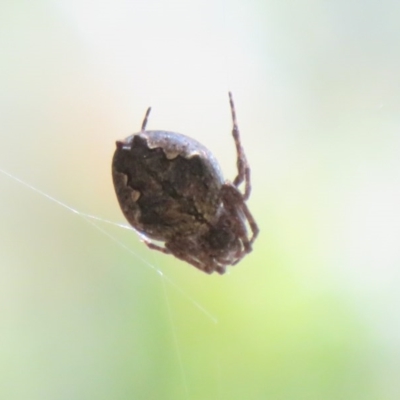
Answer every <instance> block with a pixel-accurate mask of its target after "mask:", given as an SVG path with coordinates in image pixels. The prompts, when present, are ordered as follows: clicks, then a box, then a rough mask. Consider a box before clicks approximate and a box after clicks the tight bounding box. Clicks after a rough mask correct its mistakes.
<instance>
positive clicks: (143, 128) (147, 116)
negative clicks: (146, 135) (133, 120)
mask: <svg viewBox="0 0 400 400" xmlns="http://www.w3.org/2000/svg"><path fill="white" fill-rule="evenodd" d="M150 111H151V107H149V108H148V109H147V111H146V115H145V116H144V119H143V122H142V128H141V129H140V131H141V132H144V131H145V130H146V125H147V120H148V118H149V114H150Z"/></svg>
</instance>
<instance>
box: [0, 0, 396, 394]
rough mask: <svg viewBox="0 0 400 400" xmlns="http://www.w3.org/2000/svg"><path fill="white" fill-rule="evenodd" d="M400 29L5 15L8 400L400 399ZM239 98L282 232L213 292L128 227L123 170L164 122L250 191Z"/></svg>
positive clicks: (119, 15) (1, 314)
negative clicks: (131, 143)
mask: <svg viewBox="0 0 400 400" xmlns="http://www.w3.org/2000/svg"><path fill="white" fill-rule="evenodd" d="M399 15H400V5H399V3H398V2H396V1H385V0H384V1H380V2H377V1H366V2H360V1H353V0H350V1H349V0H346V1H344V0H335V1H334V0H327V1H322V0H321V1H318V0H317V1H301V2H292V1H286V0H281V1H269V0H258V1H257V0H246V1H244V0H232V1H223V0H214V1H210V0H205V1H198V0H190V1H186V2H183V1H172V0H169V1H161V0H146V1H135V0H129V1H128V0H126V1H123V0H117V1H104V0H101V1H88V0H79V1H77V0H68V1H67V0H59V1H55V0H48V1H44V0H39V1H35V2H30V1H23V0H16V1H11V0H9V1H7V0H3V1H2V2H1V3H0V135H1V136H0V137H1V145H0V232H1V233H0V235H1V240H0V276H1V278H0V398H1V399H5V400H6V399H7V400H25V399H26V400H28V399H29V400H36V399H38V400H39V399H40V400H46V399H49V400H50V399H51V400H59V399H60V400H61V399H68V400H70V399H74V400H80V399H82V400H87V399H96V400H101V399H107V400H108V399H115V400H119V399H146V400H147V399H190V400H197V399H198V400H200V399H218V400H224V399H229V400H234V399H238V400H239V399H240V400H241V399H256V400H258V399H268V400H269V399H271V400H284V399H285V400H286V399H288V400H299V399H307V400H314V399H315V400H320V399H328V400H329V399H332V400H338V399H351V400H356V399H362V400H395V399H396V400H397V399H399V398H400V379H399V376H400V312H399V306H400V290H399V284H400V277H399V267H400V246H399V242H400V212H399V209H400V157H399V155H400V73H399V71H400V47H399V43H400V27H399ZM228 90H231V91H232V92H233V95H234V98H235V102H236V108H237V113H238V120H239V127H240V129H241V133H242V138H243V143H244V147H245V150H246V152H247V155H248V158H249V160H250V163H251V166H252V179H253V180H252V183H253V192H252V196H251V199H250V201H249V206H250V208H251V210H252V212H253V213H254V216H255V217H256V218H257V221H258V223H259V226H260V229H261V233H260V236H259V239H258V240H257V242H256V243H255V245H254V251H253V253H252V254H251V255H249V256H248V257H247V258H245V259H244V260H243V261H242V262H241V263H240V264H239V265H237V266H235V267H233V268H231V269H230V270H229V272H228V273H227V274H226V275H224V276H219V275H218V276H217V275H212V276H208V275H205V274H203V273H201V272H199V271H197V270H196V269H195V268H193V267H191V266H189V265H187V264H185V263H183V262H181V261H178V260H175V259H174V258H173V257H169V256H165V255H162V254H158V253H156V252H153V251H150V250H148V249H147V248H146V246H144V245H143V244H142V243H141V242H140V239H139V238H138V236H137V235H136V234H135V233H134V232H132V231H131V230H129V229H123V228H122V227H121V226H120V224H125V221H124V218H123V216H122V213H121V212H120V210H119V207H118V204H117V200H116V198H115V194H114V190H113V186H112V181H111V174H110V170H111V158H112V154H113V151H114V148H115V140H116V139H121V138H123V137H125V136H128V135H129V134H131V133H133V132H136V131H138V130H139V128H140V125H141V122H142V118H143V115H144V112H145V110H146V108H147V107H148V106H152V107H153V110H152V114H151V117H150V121H149V125H148V127H149V129H166V130H172V131H177V132H182V133H185V134H187V135H190V136H192V137H194V138H196V139H197V140H199V141H201V142H202V143H203V144H205V145H206V146H207V147H208V148H210V149H211V150H212V151H213V152H214V153H215V155H216V156H217V158H218V159H219V160H220V162H221V166H222V168H223V170H224V173H225V175H226V177H227V178H230V179H232V178H233V177H234V175H235V152H234V145H233V141H232V139H231V136H230V130H231V118H230V112H229V103H228V96H227V92H228ZM88 215H91V216H94V217H97V218H98V220H96V219H93V218H91V217H90V216H88ZM101 220H106V221H110V222H111V223H107V222H106V221H101Z"/></svg>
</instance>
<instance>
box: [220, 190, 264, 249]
mask: <svg viewBox="0 0 400 400" xmlns="http://www.w3.org/2000/svg"><path fill="white" fill-rule="evenodd" d="M221 191H222V199H223V202H224V205H225V207H226V208H229V209H230V210H231V213H232V214H233V213H234V210H235V208H238V209H240V211H241V212H242V213H243V214H244V216H245V217H246V220H247V223H248V224H249V226H250V230H251V233H252V236H251V238H250V239H248V238H247V234H246V228H245V222H242V221H241V220H240V219H238V220H237V224H243V226H240V225H239V226H238V230H239V235H240V236H241V239H242V242H243V245H244V247H245V252H246V253H250V251H251V250H252V249H251V245H252V244H253V242H254V241H255V240H256V237H257V236H258V233H259V231H260V230H259V228H258V225H257V223H256V221H255V219H254V217H253V215H252V214H251V212H250V210H249V208H248V207H247V204H246V202H245V198H244V196H243V195H242V194H241V193H240V192H239V190H238V189H237V187H235V186H233V185H232V184H225V185H223V186H222V189H221Z"/></svg>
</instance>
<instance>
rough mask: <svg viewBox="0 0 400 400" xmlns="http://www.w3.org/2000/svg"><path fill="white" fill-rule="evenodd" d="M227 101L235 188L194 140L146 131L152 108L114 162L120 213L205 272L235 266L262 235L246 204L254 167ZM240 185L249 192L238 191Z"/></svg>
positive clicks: (159, 247) (162, 248)
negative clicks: (234, 150) (245, 151)
mask: <svg viewBox="0 0 400 400" xmlns="http://www.w3.org/2000/svg"><path fill="white" fill-rule="evenodd" d="M229 102H230V109H231V114H232V122H233V129H232V136H233V139H234V142H235V146H236V153H237V169H238V173H237V176H236V177H235V179H234V180H233V182H232V183H231V182H229V181H225V180H224V178H223V175H222V172H221V170H220V167H219V164H218V162H217V160H216V159H215V157H214V155H213V154H212V153H211V152H210V151H209V150H208V149H207V148H206V147H204V146H203V145H202V144H200V143H199V142H197V141H196V140H194V139H192V138H189V137H187V136H185V135H182V134H179V133H175V132H167V131H147V130H146V125H147V120H148V117H149V114H150V110H151V108H148V109H147V112H146V114H145V117H144V120H143V123H142V128H141V131H140V132H139V133H136V134H133V135H131V136H129V137H127V138H126V139H124V140H122V141H117V142H116V150H115V153H114V157H113V161H112V176H113V182H114V188H115V192H116V195H117V198H118V201H119V205H120V207H121V210H122V212H123V214H124V215H125V217H126V219H127V220H128V222H129V223H130V224H131V225H132V227H133V228H134V229H135V230H136V231H137V232H139V234H140V235H141V236H142V238H143V240H144V242H145V243H146V245H147V246H148V247H149V248H150V249H153V250H158V251H161V252H163V253H165V254H172V255H174V256H175V257H177V258H178V259H181V260H183V261H186V262H188V263H189V264H191V265H193V266H195V267H196V268H198V269H199V270H201V271H204V272H206V273H208V274H211V273H212V272H214V271H215V272H218V273H219V274H223V273H224V272H225V270H226V267H227V266H228V265H235V264H237V263H238V262H239V261H240V260H241V259H242V258H243V257H244V256H245V255H246V254H248V253H250V252H251V250H252V244H253V242H254V240H255V239H256V237H257V235H258V232H259V229H258V226H257V223H256V221H255V220H254V218H253V216H252V215H251V213H250V211H249V209H248V207H247V205H246V201H247V200H248V198H249V196H250V192H251V184H250V167H249V164H248V162H247V159H246V156H245V153H244V150H243V147H242V144H241V141H240V135H239V129H238V124H237V120H236V112H235V107H234V103H233V98H232V94H231V93H230V92H229ZM242 183H244V193H242V192H241V191H240V190H239V186H240V185H241V184H242ZM248 228H250V229H248ZM249 230H250V231H251V235H249V232H248V231H249ZM154 241H158V242H161V244H162V245H160V244H157V243H155V242H154Z"/></svg>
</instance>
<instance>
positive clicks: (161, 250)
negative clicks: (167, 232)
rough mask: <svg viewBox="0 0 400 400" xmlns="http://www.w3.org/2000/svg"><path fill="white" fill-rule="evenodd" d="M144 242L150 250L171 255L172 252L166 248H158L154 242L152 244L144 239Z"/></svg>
mask: <svg viewBox="0 0 400 400" xmlns="http://www.w3.org/2000/svg"><path fill="white" fill-rule="evenodd" d="M142 240H143V242H144V243H145V244H146V246H147V247H148V248H149V249H152V250H157V251H160V252H161V253H164V254H171V251H170V250H168V249H167V248H166V247H161V246H158V245H157V244H154V243H153V242H150V240H147V239H142Z"/></svg>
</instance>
